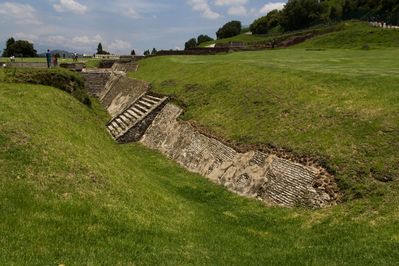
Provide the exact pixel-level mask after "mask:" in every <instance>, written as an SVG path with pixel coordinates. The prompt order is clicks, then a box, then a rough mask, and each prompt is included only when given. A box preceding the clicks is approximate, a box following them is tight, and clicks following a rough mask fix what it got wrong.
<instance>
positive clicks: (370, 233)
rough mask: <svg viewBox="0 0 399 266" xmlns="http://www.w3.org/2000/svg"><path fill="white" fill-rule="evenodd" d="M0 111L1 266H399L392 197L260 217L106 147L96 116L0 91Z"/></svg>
mask: <svg viewBox="0 0 399 266" xmlns="http://www.w3.org/2000/svg"><path fill="white" fill-rule="evenodd" d="M0 73H1V72H0ZM0 102H1V105H0V121H2V123H0V217H1V219H0V246H1V248H2V251H1V252H0V264H1V265H10V264H11V265H58V264H65V265H86V264H88V265H118V264H119V265H133V264H139V265H142V264H169V265H178V264H179V265H181V264H205V263H207V264H214V265H243V264H247V265H265V264H269V265H273V264H274V265H294V264H295V265H300V264H303V265H305V264H306V265H326V264H330V265H332V264H340V265H342V264H348V265H365V264H377V265H383V264H394V263H396V262H397V261H398V259H399V234H398V231H397V228H398V226H399V224H398V221H399V216H398V213H399V207H398V205H397V204H396V202H397V197H394V196H392V195H394V194H392V195H391V196H385V197H383V198H382V197H372V198H369V199H364V200H361V201H354V202H351V203H348V204H345V205H342V206H339V207H335V208H332V209H326V210H317V211H311V210H301V209H296V210H289V209H281V208H265V207H264V206H262V205H261V204H260V203H258V202H255V201H253V200H247V199H244V198H241V197H238V196H235V195H233V194H231V193H229V192H226V191H225V190H223V189H222V188H220V187H219V186H217V185H213V184H211V183H209V182H208V181H207V180H205V179H204V178H202V177H199V176H197V175H194V174H189V173H187V172H186V171H185V170H183V169H181V168H180V167H178V166H176V165H175V164H174V163H172V162H170V161H168V160H167V159H165V158H164V157H163V156H161V155H159V154H157V153H156V152H153V151H149V150H148V149H145V148H144V147H142V146H141V145H138V144H132V145H117V144H115V143H114V142H113V141H112V139H111V138H110V137H109V136H108V134H107V133H106V131H105V129H104V123H105V121H106V120H107V119H108V117H107V115H106V114H105V113H104V111H102V110H101V109H100V108H99V106H98V105H95V106H94V109H88V108H86V107H85V106H83V105H81V104H80V103H79V102H77V101H76V100H75V99H74V98H72V97H71V96H69V95H67V94H66V93H64V92H61V91H59V90H56V89H53V88H49V87H43V86H33V85H21V84H18V85H17V84H5V83H0ZM394 189H395V187H392V190H394ZM396 191H397V187H396Z"/></svg>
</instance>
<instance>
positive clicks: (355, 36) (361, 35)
mask: <svg viewBox="0 0 399 266" xmlns="http://www.w3.org/2000/svg"><path fill="white" fill-rule="evenodd" d="M298 47H301V48H302V47H307V48H345V49H350V48H356V49H360V48H363V47H368V48H371V49H375V48H388V47H392V48H393V47H399V30H398V29H382V28H376V27H371V26H370V25H369V24H368V23H366V22H345V23H344V24H343V28H342V30H340V31H337V32H333V33H329V34H326V35H322V36H318V37H315V38H313V39H311V40H308V41H306V42H305V43H303V44H300V45H299V46H298Z"/></svg>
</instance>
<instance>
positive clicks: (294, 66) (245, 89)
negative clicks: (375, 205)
mask: <svg viewBox="0 0 399 266" xmlns="http://www.w3.org/2000/svg"><path fill="white" fill-rule="evenodd" d="M398 56H399V50H370V51H360V50H328V51H305V50H300V49H288V50H274V51H261V52H245V53H234V54H229V55H218V56H208V57H207V56H202V57H201V56H181V57H178V56H175V57H157V58H151V59H148V60H144V61H141V63H140V69H139V71H138V72H137V73H132V74H131V75H132V76H134V77H137V78H139V79H145V80H147V81H150V82H152V83H153V87H154V89H155V90H156V91H158V92H161V93H165V94H175V95H176V97H178V98H179V99H180V100H182V101H183V102H184V103H185V104H186V105H187V108H186V109H187V110H186V113H185V116H184V118H185V119H193V120H196V121H198V122H199V123H201V124H203V125H205V126H206V127H209V128H210V129H212V130H213V131H215V132H216V133H217V134H219V135H222V136H224V137H227V138H229V139H232V140H235V141H237V142H240V143H265V144H268V143H271V144H274V145H276V146H279V147H286V148H288V149H292V150H294V151H295V152H298V153H300V154H305V155H306V154H315V155H316V156H319V157H323V158H326V160H327V162H328V164H329V165H330V166H331V167H332V168H333V169H335V170H336V171H337V177H338V179H340V180H341V181H342V183H341V187H342V188H347V189H348V190H354V191H352V192H350V191H347V192H350V193H348V194H347V195H350V196H356V197H358V196H360V194H362V193H366V192H367V191H368V190H366V189H364V188H363V186H366V187H368V189H370V190H372V191H374V189H376V187H380V184H379V183H374V182H372V180H373V179H372V178H370V177H375V178H378V179H383V178H386V177H391V178H397V177H398V176H399V167H398V161H399V153H398V151H399V111H398V110H399V90H398V86H397V84H398V82H399V75H398V74H399V61H398V60H396V58H398ZM397 179H398V178H397ZM348 182H349V183H351V184H347V183H348ZM349 185H350V188H349V187H347V186H349ZM358 186H359V187H358ZM370 186H371V187H373V189H372V188H371V187H370ZM382 187H385V185H382Z"/></svg>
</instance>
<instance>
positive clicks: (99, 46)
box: [97, 43, 104, 54]
mask: <svg viewBox="0 0 399 266" xmlns="http://www.w3.org/2000/svg"><path fill="white" fill-rule="evenodd" d="M103 53H104V50H103V45H102V44H101V43H99V44H98V46H97V54H103Z"/></svg>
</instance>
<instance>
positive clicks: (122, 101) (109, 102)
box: [100, 72, 149, 117]
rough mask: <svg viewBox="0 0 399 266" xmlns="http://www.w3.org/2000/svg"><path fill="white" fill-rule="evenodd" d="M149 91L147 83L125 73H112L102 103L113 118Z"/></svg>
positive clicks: (101, 97)
mask: <svg viewBox="0 0 399 266" xmlns="http://www.w3.org/2000/svg"><path fill="white" fill-rule="evenodd" d="M148 89H149V84H148V83H147V82H144V81H141V80H137V79H132V78H128V77H126V75H125V74H124V73H121V72H112V74H111V77H110V79H109V80H108V82H107V84H106V85H105V88H104V90H103V92H102V93H101V95H100V101H101V103H102V104H103V105H104V106H105V108H106V109H107V110H108V112H109V113H110V115H111V116H112V117H115V116H117V115H118V114H119V113H120V112H122V111H123V110H125V109H126V108H127V107H129V106H130V105H131V104H132V103H134V102H135V101H136V100H137V99H138V98H140V96H142V95H143V94H144V93H145V92H147V91H148Z"/></svg>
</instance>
